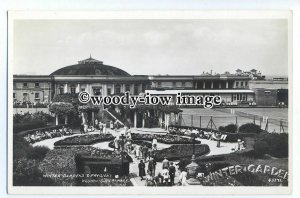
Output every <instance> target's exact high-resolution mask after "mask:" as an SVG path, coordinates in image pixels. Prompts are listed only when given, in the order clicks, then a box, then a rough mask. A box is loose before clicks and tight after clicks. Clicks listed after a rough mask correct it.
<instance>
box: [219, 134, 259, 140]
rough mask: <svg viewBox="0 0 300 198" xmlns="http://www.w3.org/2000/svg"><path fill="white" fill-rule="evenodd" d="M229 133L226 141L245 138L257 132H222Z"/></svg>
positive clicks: (253, 135)
mask: <svg viewBox="0 0 300 198" xmlns="http://www.w3.org/2000/svg"><path fill="white" fill-rule="evenodd" d="M222 134H224V135H227V137H226V140H225V141H224V142H237V140H238V139H240V140H243V139H244V138H246V137H252V138H254V137H255V135H256V134H255V133H226V132H225V133H224V132H223V133H222Z"/></svg>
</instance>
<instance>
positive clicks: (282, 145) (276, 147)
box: [257, 133, 289, 158]
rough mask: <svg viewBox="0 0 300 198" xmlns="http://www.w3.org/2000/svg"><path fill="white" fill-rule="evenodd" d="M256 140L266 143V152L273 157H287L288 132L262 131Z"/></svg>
mask: <svg viewBox="0 0 300 198" xmlns="http://www.w3.org/2000/svg"><path fill="white" fill-rule="evenodd" d="M257 139H258V140H257V141H265V142H266V143H267V144H268V148H269V150H268V152H267V154H270V155H272V156H274V157H280V158H281V157H288V147H289V144H288V134H286V133H281V134H277V133H262V134H260V135H259V136H258V137H257Z"/></svg>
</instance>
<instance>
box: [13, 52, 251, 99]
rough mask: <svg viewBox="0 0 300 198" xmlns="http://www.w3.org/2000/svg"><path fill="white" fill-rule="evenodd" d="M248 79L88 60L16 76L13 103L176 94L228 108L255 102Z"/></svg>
mask: <svg viewBox="0 0 300 198" xmlns="http://www.w3.org/2000/svg"><path fill="white" fill-rule="evenodd" d="M250 79H251V78H250V77H249V76H241V75H232V74H221V75H219V74H218V75H211V74H203V75H130V74H128V73H127V72H126V71H123V70H121V69H119V68H116V67H113V66H109V65H104V64H103V62H102V61H98V60H96V59H93V58H91V57H90V58H88V59H85V60H82V61H78V64H75V65H70V66H66V67H63V68H61V69H59V70H56V71H54V72H53V73H51V74H50V75H49V76H47V75H46V76H45V75H14V78H13V83H14V87H13V95H14V103H16V104H24V103H50V102H51V100H52V98H53V97H54V96H55V95H56V94H64V93H79V92H81V91H86V92H89V93H90V94H93V95H103V96H105V95H116V94H122V93H124V92H126V91H129V92H130V94H132V95H138V94H141V93H145V92H146V91H147V92H149V93H150V94H171V95H173V94H174V93H175V92H176V91H178V90H180V92H182V93H185V94H194V95H203V96H204V95H220V96H221V97H222V100H223V102H225V103H226V104H228V105H238V104H240V103H249V102H253V101H254V100H255V96H254V91H252V90H251V89H250V88H249V81H250Z"/></svg>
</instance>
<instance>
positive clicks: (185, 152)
mask: <svg viewBox="0 0 300 198" xmlns="http://www.w3.org/2000/svg"><path fill="white" fill-rule="evenodd" d="M209 152H210V149H209V146H208V145H206V144H201V145H195V156H196V157H198V156H202V155H206V154H208V153H209ZM192 155H193V145H191V144H182V145H173V146H171V147H169V148H165V149H162V150H156V151H153V157H154V159H155V160H156V161H162V160H163V159H164V157H167V159H168V160H171V161H173V160H180V159H182V158H191V157H192Z"/></svg>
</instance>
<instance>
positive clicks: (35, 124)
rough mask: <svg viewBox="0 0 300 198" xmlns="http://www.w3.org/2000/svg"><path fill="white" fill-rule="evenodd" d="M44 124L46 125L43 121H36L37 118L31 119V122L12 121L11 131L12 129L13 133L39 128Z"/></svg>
mask: <svg viewBox="0 0 300 198" xmlns="http://www.w3.org/2000/svg"><path fill="white" fill-rule="evenodd" d="M44 126H46V123H45V122H43V121H38V120H35V121H31V122H25V123H14V124H13V131H14V133H18V132H21V131H26V130H31V129H36V128H41V127H44Z"/></svg>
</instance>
